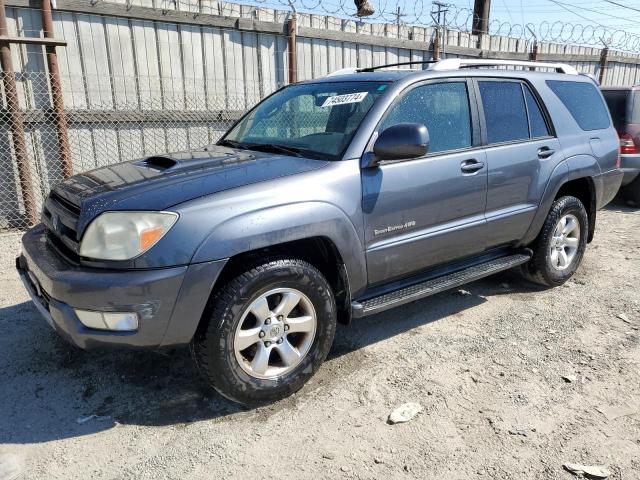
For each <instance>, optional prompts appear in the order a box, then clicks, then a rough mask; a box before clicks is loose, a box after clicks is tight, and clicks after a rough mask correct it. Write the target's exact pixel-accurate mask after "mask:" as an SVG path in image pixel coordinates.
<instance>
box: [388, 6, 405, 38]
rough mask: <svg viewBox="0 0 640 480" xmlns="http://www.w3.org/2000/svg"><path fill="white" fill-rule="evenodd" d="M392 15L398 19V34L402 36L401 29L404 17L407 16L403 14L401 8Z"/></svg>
mask: <svg viewBox="0 0 640 480" xmlns="http://www.w3.org/2000/svg"><path fill="white" fill-rule="evenodd" d="M391 15H393V16H395V17H396V25H397V26H398V34H400V27H401V26H402V17H406V16H407V15H406V14H404V13H402V11H401V10H400V7H399V6H398V7H397V8H396V12H395V13H392V14H391Z"/></svg>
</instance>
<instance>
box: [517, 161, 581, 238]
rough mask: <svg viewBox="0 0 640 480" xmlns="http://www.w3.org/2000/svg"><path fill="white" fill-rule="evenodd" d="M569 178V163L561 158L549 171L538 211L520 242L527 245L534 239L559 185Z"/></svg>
mask: <svg viewBox="0 0 640 480" xmlns="http://www.w3.org/2000/svg"><path fill="white" fill-rule="evenodd" d="M569 178H570V176H569V165H568V163H567V160H563V161H562V162H560V163H559V164H558V165H557V166H556V168H554V169H553V171H552V172H551V175H550V177H549V181H548V182H547V186H546V187H545V190H544V193H543V195H542V199H541V201H540V204H539V205H538V211H537V212H536V214H535V216H534V217H533V221H532V222H531V226H530V227H529V230H527V233H526V234H525V236H524V238H523V239H522V241H521V242H520V243H521V244H522V245H529V244H530V243H531V242H533V241H534V240H535V239H536V237H537V236H538V233H540V229H541V228H542V225H543V224H544V221H545V219H546V218H547V214H548V213H549V210H551V205H552V204H553V201H554V199H555V198H556V195H557V194H558V191H559V190H560V187H562V185H563V184H565V183H566V182H568V181H569Z"/></svg>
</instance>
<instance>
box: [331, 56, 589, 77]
mask: <svg viewBox="0 0 640 480" xmlns="http://www.w3.org/2000/svg"><path fill="white" fill-rule="evenodd" d="M425 64H428V65H429V67H428V68H427V70H432V71H443V70H460V69H462V68H477V67H502V66H511V67H527V68H551V69H553V70H555V71H556V72H558V73H564V74H567V75H578V71H577V70H576V69H575V68H573V67H572V66H571V65H567V64H566V63H547V62H533V61H524V60H491V59H488V58H487V59H478V60H475V59H469V58H447V59H445V60H440V61H437V62H436V61H434V60H424V61H413V62H400V63H388V64H385V65H376V66H373V67H365V68H353V67H352V68H342V69H340V70H336V71H335V72H332V73H330V74H329V75H327V76H328V77H333V76H337V75H351V74H354V73H359V72H373V71H375V70H380V69H382V68H392V67H400V66H404V65H425Z"/></svg>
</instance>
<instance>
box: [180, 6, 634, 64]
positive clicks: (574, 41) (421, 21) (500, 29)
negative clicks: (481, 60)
mask: <svg viewBox="0 0 640 480" xmlns="http://www.w3.org/2000/svg"><path fill="white" fill-rule="evenodd" d="M182 1H183V2H184V1H188V0H182ZM247 3H250V4H255V5H261V6H270V7H272V8H277V9H282V10H290V2H289V0H249V1H248V2H247ZM292 3H293V5H294V6H295V8H296V10H297V11H299V12H305V13H320V14H325V15H332V16H340V17H346V18H357V17H356V7H355V4H354V2H353V0H332V1H324V0H292ZM409 3H410V2H406V4H404V5H400V4H399V3H398V2H397V0H377V1H375V0H374V2H373V4H374V8H375V10H376V11H375V13H374V14H373V15H371V16H368V17H366V18H364V19H362V20H363V21H365V22H376V23H380V22H384V23H399V24H402V25H414V26H423V27H434V26H436V24H435V22H434V20H433V18H432V15H431V12H432V8H433V4H432V1H431V0H415V1H414V2H413V3H412V4H409ZM473 15H474V14H473V10H472V9H469V8H462V7H456V6H454V5H448V6H447V14H446V17H445V19H446V20H445V24H444V27H446V28H447V29H449V30H455V31H460V32H466V33H471V31H472V24H473ZM489 33H490V34H491V35H501V36H505V37H512V38H518V39H525V40H529V41H533V40H536V39H537V40H538V41H541V42H549V43H560V44H570V45H584V46H595V47H600V48H602V47H603V46H604V45H607V46H608V47H609V48H612V49H615V50H620V51H626V52H640V35H639V34H636V33H632V32H628V31H626V30H622V29H619V28H615V27H607V26H605V25H602V24H599V23H572V22H565V21H561V20H555V21H542V22H540V23H537V24H534V23H526V24H521V23H516V22H510V21H502V20H491V21H490V22H489Z"/></svg>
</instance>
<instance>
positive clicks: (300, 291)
mask: <svg viewBox="0 0 640 480" xmlns="http://www.w3.org/2000/svg"><path fill="white" fill-rule="evenodd" d="M335 328H336V306H335V300H334V297H333V292H332V290H331V287H330V286H329V284H328V283H327V281H326V279H325V278H324V276H323V275H322V274H321V273H320V272H319V271H318V270H317V269H316V268H315V267H314V266H312V265H311V264H309V263H307V262H304V261H302V260H298V259H278V260H273V261H269V262H266V263H264V264H262V265H259V266H257V267H255V268H251V269H249V270H247V271H245V272H244V273H242V274H240V275H238V276H237V277H235V278H234V279H233V280H232V281H230V282H229V283H228V284H227V285H225V286H224V287H223V288H222V289H221V290H220V291H219V292H217V293H216V294H215V295H214V296H213V298H212V299H211V302H210V305H209V308H208V313H207V314H206V316H205V318H203V323H202V325H201V326H200V328H199V329H198V332H197V333H196V336H195V337H194V340H193V342H192V344H191V351H192V353H193V357H194V360H195V361H196V363H197V365H198V368H199V370H200V372H201V373H202V375H203V376H204V377H205V379H206V380H207V381H208V382H209V383H210V384H211V385H212V386H213V388H215V389H216V390H217V391H218V392H219V393H220V394H222V395H223V396H225V397H227V398H229V399H230V400H233V401H236V402H239V403H244V404H259V403H263V402H270V401H274V400H277V399H280V398H283V397H286V396H288V395H290V394H292V393H294V392H295V391H297V390H298V389H300V388H301V387H302V386H303V385H304V383H305V382H306V381H307V380H309V378H311V376H312V375H313V374H314V373H315V371H316V370H317V369H318V367H319V366H320V364H321V363H322V362H323V361H324V359H325V358H326V356H327V354H328V353H329V349H330V348H331V344H332V342H333V337H334V334H335Z"/></svg>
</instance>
